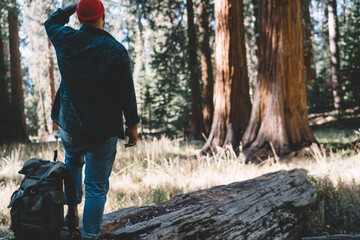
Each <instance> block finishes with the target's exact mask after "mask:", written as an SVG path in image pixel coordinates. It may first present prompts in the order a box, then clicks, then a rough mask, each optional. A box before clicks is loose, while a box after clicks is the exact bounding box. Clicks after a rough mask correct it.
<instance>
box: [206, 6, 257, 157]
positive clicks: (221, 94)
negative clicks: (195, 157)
mask: <svg viewBox="0 0 360 240" xmlns="http://www.w3.org/2000/svg"><path fill="white" fill-rule="evenodd" d="M215 20H216V33H215V67H216V74H215V86H214V88H215V90H214V103H215V107H214V118H213V123H212V126H211V132H210V135H209V138H208V140H207V142H206V144H205V146H204V147H203V149H202V151H203V152H209V151H210V150H212V151H214V150H215V147H216V146H221V147H222V146H225V145H227V144H231V145H232V146H233V147H234V148H237V147H238V146H239V144H240V140H241V137H242V135H243V133H244V131H245V129H246V126H247V124H248V121H249V116H250V112H251V102H250V96H249V78H248V70H247V64H246V52H245V32H244V21H243V5H242V1H238V0H226V1H224V0H215Z"/></svg>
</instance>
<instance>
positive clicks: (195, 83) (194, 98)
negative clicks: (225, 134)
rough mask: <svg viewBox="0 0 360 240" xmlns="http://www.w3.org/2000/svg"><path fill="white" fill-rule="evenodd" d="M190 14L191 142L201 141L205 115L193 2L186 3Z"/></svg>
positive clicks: (188, 0) (190, 0)
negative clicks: (203, 112) (203, 111)
mask: <svg viewBox="0 0 360 240" xmlns="http://www.w3.org/2000/svg"><path fill="white" fill-rule="evenodd" d="M186 8H187V14H188V35H189V48H188V49H189V68H190V88H191V122H190V135H189V140H201V139H203V137H202V132H203V129H204V127H203V114H202V107H201V105H202V104H201V102H202V99H201V91H200V83H199V81H200V70H199V65H198V60H197V53H196V51H197V48H196V31H195V24H194V7H193V1H192V0H187V2H186Z"/></svg>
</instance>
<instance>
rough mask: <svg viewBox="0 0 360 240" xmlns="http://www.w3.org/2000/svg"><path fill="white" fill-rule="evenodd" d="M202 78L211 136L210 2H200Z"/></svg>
mask: <svg viewBox="0 0 360 240" xmlns="http://www.w3.org/2000/svg"><path fill="white" fill-rule="evenodd" d="M199 4H200V46H201V78H202V82H203V100H204V107H203V116H204V133H205V135H206V136H209V133H210V130H211V124H212V119H213V114H214V102H213V97H214V75H213V66H212V61H211V48H210V29H209V16H210V1H209V0H203V1H200V3H199Z"/></svg>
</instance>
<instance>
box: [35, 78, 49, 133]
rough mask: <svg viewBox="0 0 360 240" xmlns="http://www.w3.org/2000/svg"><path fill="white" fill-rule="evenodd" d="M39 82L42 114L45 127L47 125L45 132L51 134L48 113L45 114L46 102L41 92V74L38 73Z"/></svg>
mask: <svg viewBox="0 0 360 240" xmlns="http://www.w3.org/2000/svg"><path fill="white" fill-rule="evenodd" d="M36 80H37V84H38V88H39V98H40V99H39V101H40V107H41V113H42V116H43V121H44V127H45V132H46V133H47V134H49V129H48V126H47V121H46V114H45V104H44V100H43V94H42V92H41V87H40V76H39V74H38V75H37V78H36Z"/></svg>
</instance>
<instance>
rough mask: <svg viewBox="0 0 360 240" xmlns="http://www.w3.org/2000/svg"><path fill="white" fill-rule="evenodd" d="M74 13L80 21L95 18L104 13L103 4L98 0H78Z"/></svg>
mask: <svg viewBox="0 0 360 240" xmlns="http://www.w3.org/2000/svg"><path fill="white" fill-rule="evenodd" d="M76 13H77V15H78V18H79V19H80V20H82V21H92V20H96V19H99V18H101V17H102V16H103V15H104V5H103V4H102V2H101V1H100V0H80V2H79V3H78V5H77V7H76Z"/></svg>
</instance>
